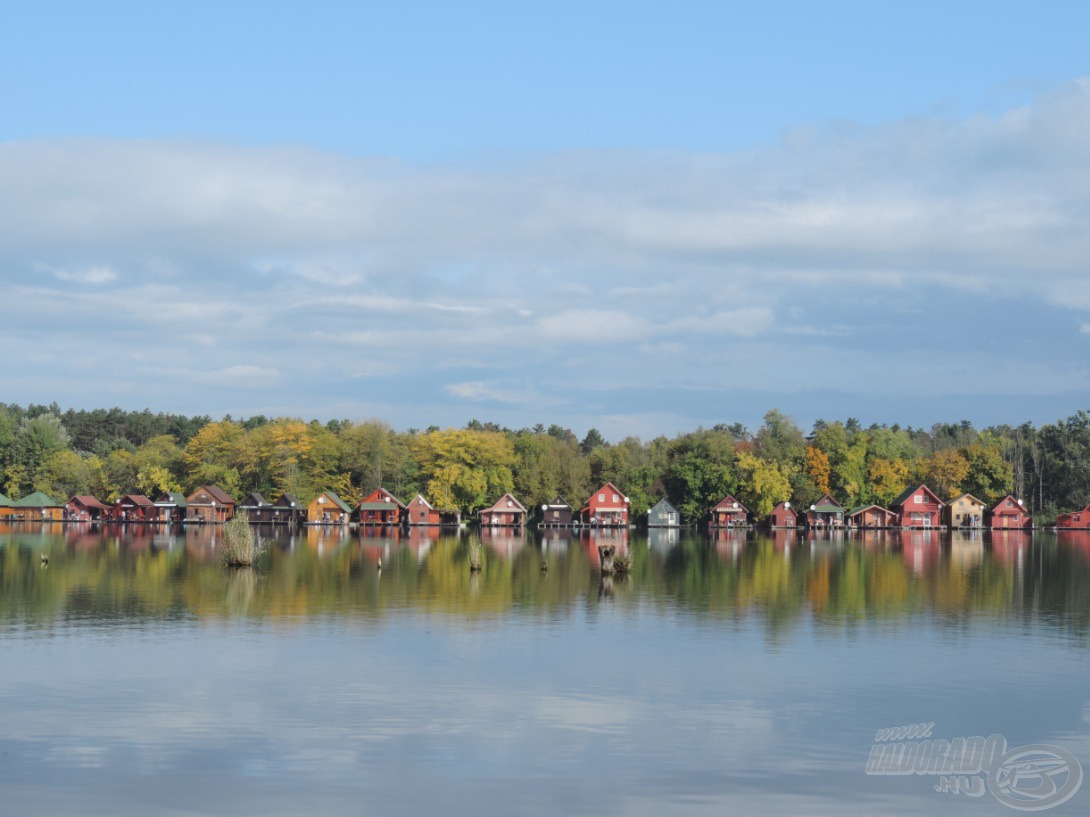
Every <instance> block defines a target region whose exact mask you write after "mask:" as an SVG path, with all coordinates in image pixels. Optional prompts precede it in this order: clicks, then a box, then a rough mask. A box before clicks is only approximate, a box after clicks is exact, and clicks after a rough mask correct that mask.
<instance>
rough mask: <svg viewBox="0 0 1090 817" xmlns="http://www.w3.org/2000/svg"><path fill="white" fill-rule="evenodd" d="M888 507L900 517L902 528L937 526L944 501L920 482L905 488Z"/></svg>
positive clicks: (940, 522) (940, 521) (939, 523)
mask: <svg viewBox="0 0 1090 817" xmlns="http://www.w3.org/2000/svg"><path fill="white" fill-rule="evenodd" d="M889 507H890V510H891V511H893V512H894V513H896V514H897V516H898V517H899V518H900V523H901V527H902V528H937V527H939V526H940V525H941V524H942V510H943V508H944V507H946V503H945V502H943V501H942V500H941V499H939V497H938V494H936V493H935V492H934V491H932V490H931V489H930V488H928V487H927V486H926V485H923V484H920V485H915V486H911V487H909V488H905V490H904V491H902V492H901V495H900V496H899V497H897V498H896V499H895V500H893V504H892V505H890V506H889Z"/></svg>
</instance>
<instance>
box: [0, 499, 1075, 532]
mask: <svg viewBox="0 0 1090 817" xmlns="http://www.w3.org/2000/svg"><path fill="white" fill-rule="evenodd" d="M0 513H3V509H2V508H0ZM1056 528H1057V529H1065V530H1086V529H1090V503H1087V504H1086V507H1084V508H1083V509H1082V510H1079V511H1072V512H1071V513H1061V514H1059V515H1058V516H1057V517H1056Z"/></svg>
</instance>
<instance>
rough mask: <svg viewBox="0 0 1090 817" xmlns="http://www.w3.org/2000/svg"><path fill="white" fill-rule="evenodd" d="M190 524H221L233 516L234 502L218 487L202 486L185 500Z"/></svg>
mask: <svg viewBox="0 0 1090 817" xmlns="http://www.w3.org/2000/svg"><path fill="white" fill-rule="evenodd" d="M185 502H186V505H187V506H188V507H187V509H186V510H187V513H186V519H187V520H188V521H190V522H203V523H205V524H216V525H218V524H222V523H224V522H227V521H229V520H230V519H231V517H232V516H234V515H235V500H234V499H232V498H231V495H230V494H228V493H227V492H226V491H225V490H223V489H222V488H221V487H220V486H218V485H202V486H201V487H200V488H198V489H197V490H196V491H194V492H193V493H191V494H190V495H189V496H187V497H186V498H185Z"/></svg>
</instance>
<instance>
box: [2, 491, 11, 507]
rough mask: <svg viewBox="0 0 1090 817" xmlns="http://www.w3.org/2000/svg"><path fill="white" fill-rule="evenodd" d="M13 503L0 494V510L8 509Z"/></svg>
mask: <svg viewBox="0 0 1090 817" xmlns="http://www.w3.org/2000/svg"><path fill="white" fill-rule="evenodd" d="M13 504H14V503H12V501H11V500H10V499H8V498H7V497H6V496H4V495H3V494H0V508H10V507H11V506H12V505H13Z"/></svg>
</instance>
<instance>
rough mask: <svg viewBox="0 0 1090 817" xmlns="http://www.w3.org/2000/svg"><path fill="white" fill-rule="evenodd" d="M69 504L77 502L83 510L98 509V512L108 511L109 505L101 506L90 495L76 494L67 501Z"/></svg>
mask: <svg viewBox="0 0 1090 817" xmlns="http://www.w3.org/2000/svg"><path fill="white" fill-rule="evenodd" d="M68 502H69V503H72V502H78V503H79V504H80V505H82V506H83V507H85V508H98V509H99V510H100V511H108V510H110V506H109V505H103V504H102V503H101V502H99V501H98V500H97V499H95V498H94V497H93V496H91V495H90V494H76V495H75V496H74V497H72V498H71V499H69V500H68Z"/></svg>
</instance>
